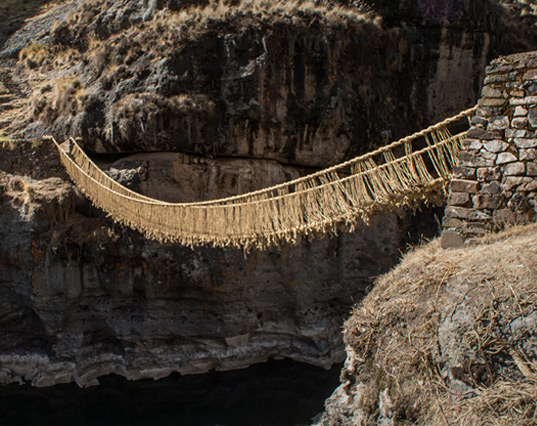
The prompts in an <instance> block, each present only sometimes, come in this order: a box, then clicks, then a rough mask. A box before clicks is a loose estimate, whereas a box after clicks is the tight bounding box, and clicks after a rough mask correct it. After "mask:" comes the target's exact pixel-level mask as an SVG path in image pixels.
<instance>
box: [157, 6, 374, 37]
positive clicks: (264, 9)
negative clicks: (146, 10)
mask: <svg viewBox="0 0 537 426" xmlns="http://www.w3.org/2000/svg"><path fill="white" fill-rule="evenodd" d="M249 18H251V19H255V20H258V21H270V22H277V21H288V22H298V21H300V20H301V19H305V18H307V19H310V20H311V19H317V20H318V21H320V22H321V23H323V24H325V25H348V24H349V23H350V22H356V21H358V22H366V21H367V22H370V21H371V19H372V15H371V14H370V12H368V11H366V10H362V9H360V8H350V7H345V6H341V5H334V4H332V5H330V4H321V3H319V4H317V3H314V2H313V1H299V0H291V1H274V0H241V1H240V2H239V3H238V4H235V5H232V4H230V3H228V2H225V1H222V0H220V1H218V2H213V3H211V4H210V5H209V6H205V7H192V8H190V9H188V10H184V11H181V12H178V13H173V14H171V13H169V11H162V12H160V13H159V14H157V16H156V17H155V19H154V20H153V21H152V22H151V23H150V25H151V26H153V27H154V28H156V29H159V30H161V29H162V28H163V27H165V28H170V29H174V30H176V31H179V32H184V31H192V30H193V29H195V30H196V31H200V30H204V29H206V28H208V27H210V26H215V25H218V24H219V23H222V22H229V21H235V20H240V21H243V22H244V23H247V22H248V19H249Z"/></svg>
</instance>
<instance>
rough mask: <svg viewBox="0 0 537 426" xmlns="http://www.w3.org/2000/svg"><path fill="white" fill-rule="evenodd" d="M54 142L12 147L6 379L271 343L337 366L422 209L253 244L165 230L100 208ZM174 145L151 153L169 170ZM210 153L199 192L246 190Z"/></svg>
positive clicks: (133, 370) (274, 350)
mask: <svg viewBox="0 0 537 426" xmlns="http://www.w3.org/2000/svg"><path fill="white" fill-rule="evenodd" d="M52 149H53V148H52V147H51V146H48V145H41V146H35V145H34V147H32V144H30V143H27V144H25V143H21V142H19V143H18V144H17V145H13V151H8V150H7V148H5V153H6V154H10V155H4V156H2V158H3V160H2V165H1V167H0V168H1V169H2V170H3V171H2V172H1V176H0V184H1V188H2V191H1V194H2V198H1V210H0V230H1V233H2V236H3V239H2V242H1V243H0V256H1V258H2V263H1V265H2V266H1V267H2V281H1V282H0V289H1V294H2V305H1V312H0V323H1V325H2V326H1V328H0V333H1V335H2V338H1V339H0V342H1V343H0V359H1V365H2V370H1V371H0V381H1V382H2V383H8V382H12V381H29V382H31V383H32V384H34V385H37V386H46V385H52V384H54V383H61V382H68V381H76V382H77V383H79V384H80V385H83V386H84V385H88V384H92V383H95V379H96V378H98V377H99V376H102V375H105V374H108V373H116V374H120V375H123V376H125V377H128V378H130V379H137V378H143V377H145V378H147V377H153V378H159V377H164V376H167V375H168V374H170V373H171V372H173V371H179V372H181V373H202V372H205V371H208V370H210V369H234V368H241V367H245V366H248V365H250V364H252V363H255V362H262V361H264V360H266V359H268V358H271V357H276V358H279V357H287V358H292V359H295V360H299V361H304V362H308V363H311V364H314V365H320V366H324V367H328V366H330V365H332V364H333V363H334V362H339V361H341V360H342V357H343V347H342V341H341V334H340V329H341V325H342V319H343V317H344V316H345V314H346V312H347V311H348V310H349V309H350V306H351V305H352V304H353V302H354V301H356V300H359V299H361V298H362V297H363V296H364V294H365V293H366V292H367V288H368V285H369V284H370V282H371V277H372V276H375V275H378V274H379V273H381V272H383V271H385V270H387V269H388V268H389V267H390V266H391V265H393V264H394V263H395V262H396V260H397V258H398V256H399V250H400V249H401V248H402V247H403V246H404V244H406V242H407V241H408V237H409V232H414V230H415V229H416V226H415V225H414V224H413V221H421V219H416V218H415V219H412V216H411V215H409V214H408V213H403V212H401V213H400V215H399V216H398V215H396V214H390V215H382V216H378V217H377V218H375V219H374V220H373V221H372V223H371V225H370V226H369V227H367V228H363V229H360V230H359V231H358V232H356V233H353V234H345V235H341V236H339V237H336V238H327V239H317V240H314V241H312V242H303V243H301V244H300V245H298V246H296V247H282V248H281V249H279V250H272V251H268V252H254V253H251V254H248V255H245V254H244V253H243V252H242V251H238V250H231V249H218V250H217V249H196V250H191V249H189V248H185V247H180V246H173V245H166V244H159V243H155V242H152V241H148V240H145V239H144V238H142V237H141V236H140V235H139V234H137V233H136V232H133V231H130V230H128V229H125V228H123V227H121V226H117V225H114V224H113V223H112V222H110V221H109V220H107V219H106V218H105V217H104V215H103V214H102V213H101V212H99V211H96V210H94V209H93V208H91V207H90V206H89V204H88V202H87V200H85V199H84V198H83V197H81V195H80V194H79V193H78V191H77V190H76V188H75V187H74V186H72V184H70V183H69V182H68V180H67V179H66V178H65V175H64V172H63V170H62V169H61V167H60V166H59V163H58V158H57V155H55V153H54V151H52ZM161 156H162V154H158V155H157V156H156V157H151V156H149V157H147V158H144V162H145V163H146V164H153V166H154V165H155V164H160V165H159V166H158V167H157V168H158V169H160V170H161V169H162V164H161V163H159V161H160V160H161ZM10 158H13V160H12V161H10ZM173 158H178V157H177V156H176V157H172V159H173ZM157 160H159V161H157ZM126 161H127V160H125V159H123V160H120V161H118V162H117V163H116V164H115V166H114V165H113V166H112V169H113V170H115V171H116V173H117V176H118V177H119V178H125V179H126V178H129V177H130V178H131V182H135V181H136V182H138V183H139V185H140V188H142V189H149V190H152V186H151V184H149V183H147V181H146V180H145V179H146V177H147V176H146V174H144V173H139V172H137V168H136V167H133V168H131V169H126V168H122V167H120V166H121V165H123V167H124V166H125V162H126ZM130 161H131V163H130V164H131V166H132V165H133V164H134V163H132V162H133V161H135V160H133V159H130ZM235 161H237V160H235ZM32 162H36V163H38V164H40V167H36V168H35V169H34V170H33V171H32V172H31V174H32V176H30V175H21V174H19V173H17V170H21V168H22V169H25V170H28V169H29V164H31V163H32ZM250 162H251V160H248V162H247V166H250ZM165 163H166V164H168V165H169V164H170V159H169V158H168V157H166V161H165ZM171 163H172V164H173V167H172V168H168V169H165V170H167V171H166V172H165V174H166V175H170V174H171V173H169V172H170V171H171V170H173V171H174V172H175V173H176V174H178V175H180V176H187V175H188V174H192V173H191V171H190V168H191V167H192V165H191V164H188V162H187V163H186V164H184V163H181V162H173V161H172V162H171ZM210 163H211V162H210V161H208V160H207V161H206V173H205V174H204V175H203V176H201V175H200V176H199V178H200V179H201V178H203V181H201V182H198V183H197V185H198V186H196V185H193V186H192V187H191V192H193V191H195V190H200V191H202V192H205V189H204V188H206V187H209V188H210V191H209V193H210V192H211V191H213V192H214V193H216V192H218V191H225V190H226V188H227V189H228V190H229V189H230V188H231V189H234V190H236V189H237V185H239V184H240V180H237V181H236V182H235V184H234V185H235V186H230V180H229V179H213V180H211V176H222V174H220V175H219V173H220V171H221V170H222V166H223V165H222V164H221V163H218V164H213V166H208V165H207V164H210ZM269 165H270V163H268V164H265V166H264V167H268V166H269ZM182 166H185V168H184V169H183V168H182ZM196 167H197V165H196ZM150 169H151V167H150ZM234 169H235V167H234ZM128 170H130V171H131V173H130V174H129V173H128ZM120 171H121V172H120ZM284 174H285V173H283V171H282V169H281V168H274V170H273V176H277V178H278V179H281V178H283V177H286V176H283V175H284ZM133 176H135V178H132V177H133ZM224 176H225V174H224ZM244 176H245V175H243V178H245V177H244ZM267 176H270V173H269V174H268V175H267ZM154 177H155V175H154V174H151V173H149V178H150V180H152V178H154ZM157 181H160V182H165V181H166V180H165V179H164V178H162V175H160V177H159V179H157ZM208 182H211V183H210V185H209V186H207V185H208ZM265 183H269V181H266V182H263V184H265ZM254 184H255V182H254ZM163 191H164V192H163V194H164V193H169V192H168V189H166V186H165V185H164V188H163ZM197 195H198V194H197V193H195V194H193V195H192V196H197ZM176 196H177V195H176ZM185 196H189V195H188V194H186V195H185ZM429 217H430V213H429ZM423 225H424V224H423V222H421V223H420V231H421V230H423V228H424V226H423ZM429 229H434V221H432V220H431V221H430V224H429Z"/></svg>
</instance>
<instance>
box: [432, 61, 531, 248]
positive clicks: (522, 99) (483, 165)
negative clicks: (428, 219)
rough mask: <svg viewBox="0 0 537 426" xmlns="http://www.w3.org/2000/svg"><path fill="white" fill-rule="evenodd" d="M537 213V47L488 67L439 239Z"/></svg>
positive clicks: (479, 231)
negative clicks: (536, 49)
mask: <svg viewBox="0 0 537 426" xmlns="http://www.w3.org/2000/svg"><path fill="white" fill-rule="evenodd" d="M536 212H537V51H536V52H528V53H524V54H516V55H511V56H506V57H501V58H499V59H496V60H494V61H493V62H491V64H490V65H489V66H488V67H487V69H486V77H485V80H484V85H483V89H482V93H481V98H480V99H479V107H478V109H477V111H476V115H475V116H474V117H473V118H472V120H471V127H470V129H469V131H468V139H466V140H465V141H464V143H463V147H462V151H461V152H460V153H459V156H458V162H457V165H456V167H455V168H454V170H453V179H452V181H451V183H450V195H449V198H448V204H447V207H446V212H445V216H444V223H443V226H444V238H443V243H446V244H445V245H453V244H454V245H456V244H457V241H459V242H460V243H462V241H463V240H464V239H465V238H468V237H470V236H476V235H479V234H482V233H484V232H488V231H492V230H496V229H501V228H502V227H504V226H505V225H507V224H515V223H517V224H522V223H528V222H532V221H535V220H536V218H537V215H536V214H535V213H536ZM453 233H456V234H457V235H459V236H460V237H461V238H460V239H459V240H457V239H453V238H452V237H453Z"/></svg>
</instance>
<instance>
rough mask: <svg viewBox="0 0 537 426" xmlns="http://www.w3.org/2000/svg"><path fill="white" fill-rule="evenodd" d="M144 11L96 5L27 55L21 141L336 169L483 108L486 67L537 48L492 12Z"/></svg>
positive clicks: (15, 128) (492, 8)
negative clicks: (512, 52) (67, 140)
mask: <svg viewBox="0 0 537 426" xmlns="http://www.w3.org/2000/svg"><path fill="white" fill-rule="evenodd" d="M141 3H142V2H141V1H140V2H122V1H116V2H102V1H97V2H86V3H84V2H83V3H81V4H80V6H79V9H78V10H77V12H76V13H73V14H71V15H70V17H68V18H66V19H65V20H64V22H63V23H60V24H58V25H56V26H54V27H53V28H52V29H51V31H49V33H48V35H47V36H46V37H48V39H47V38H46V39H43V43H44V44H43V45H42V46H43V48H42V50H43V51H42V52H38V51H25V50H24V49H23V50H22V53H21V61H20V62H19V66H18V67H17V68H16V69H15V70H14V78H15V79H17V80H20V81H22V80H24V81H25V82H27V83H31V84H32V87H31V95H30V100H31V102H30V104H29V105H28V106H27V109H28V111H27V112H28V113H29V114H30V115H29V117H31V118H30V121H24V120H20V119H19V120H14V122H13V123H12V124H11V126H10V127H9V128H8V130H9V131H10V132H11V133H13V134H18V133H20V132H22V134H23V135H24V136H26V137H34V136H41V135H42V134H44V133H52V134H54V135H56V136H57V137H58V138H62V137H66V136H81V137H82V138H83V141H84V144H85V147H86V149H88V150H91V151H93V152H100V153H111V152H144V151H177V152H183V153H191V154H198V155H204V156H207V155H210V156H215V157H220V156H224V157H228V156H235V157H250V158H268V159H274V160H277V161H280V162H282V163H286V164H294V165H302V166H315V167H323V166H327V165H329V164H333V163H335V162H338V161H341V160H343V159H345V158H349V157H350V156H352V155H355V154H357V153H359V152H364V151H367V150H369V149H370V148H372V147H373V146H376V145H378V144H380V143H383V142H386V141H389V140H390V139H394V138H397V137H401V136H405V135H407V134H409V133H411V132H413V131H415V130H419V129H420V128H423V127H425V126H426V125H428V124H430V123H432V122H434V121H437V120H440V119H442V118H445V117H446V116H448V115H450V114H453V113H456V112H459V111H460V110H462V109H465V108H467V107H468V106H471V105H473V104H474V103H475V100H476V98H477V94H478V91H479V89H480V84H481V81H482V75H483V70H484V67H485V64H486V63H487V62H488V59H489V56H490V55H491V54H495V53H498V52H500V53H503V52H504V51H507V50H508V49H513V48H518V49H521V48H522V49H524V48H526V49H527V48H529V47H532V46H534V45H535V42H536V41H535V40H534V37H531V36H528V37H525V38H522V37H520V34H519V32H522V31H524V30H525V29H526V28H527V27H528V26H531V25H530V24H531V23H532V22H530V23H525V22H523V20H522V18H519V19H518V20H519V21H520V25H518V26H517V28H516V29H514V30H513V31H512V32H509V34H510V36H509V37H505V33H506V31H507V27H506V25H507V23H506V22H507V21H508V18H512V17H516V16H515V15H513V16H512V15H510V14H509V13H508V12H507V9H505V8H501V7H499V6H498V5H496V4H495V2H478V1H476V2H469V3H468V4H464V5H463V4H462V2H454V4H453V5H452V6H450V8H446V6H445V5H443V3H442V2H432V3H431V4H429V3H427V5H425V4H424V3H425V2H397V3H398V5H395V2H394V4H391V3H390V4H388V3H389V2H375V3H374V4H371V5H369V6H368V7H366V8H364V7H356V6H348V7H341V6H337V7H336V6H333V5H332V6H328V5H325V4H323V3H322V2H320V3H319V4H317V5H314V4H312V3H300V2H299V3H293V2H286V3H284V4H275V5H274V7H269V6H268V3H263V2H259V3H256V2H253V3H248V2H243V3H240V4H239V5H233V6H231V5H226V4H219V5H212V6H210V7H205V8H199V9H193V10H191V11H189V12H188V13H187V12H184V11H183V10H184V5H183V6H180V5H179V4H176V3H173V2H143V4H141ZM362 3H364V2H362ZM365 3H367V2H365ZM384 3H386V4H384ZM399 3H400V4H399ZM422 3H423V4H422ZM436 3H438V4H436ZM474 3H475V4H474ZM163 7H164V8H165V9H162V10H161V8H163ZM166 7H167V8H166ZM477 7H480V8H481V9H480V10H479V11H477ZM170 8H171V9H170ZM483 11H486V12H487V13H485V12H483ZM394 14H397V16H399V20H398V21H396V20H395V18H394ZM485 16H490V18H488V19H489V20H490V22H488V20H487V19H485ZM528 16H530V17H531V16H533V15H531V14H529V15H528ZM440 18H441V19H440ZM513 19H514V18H513ZM383 20H385V22H384V23H383ZM36 25H37V24H36ZM509 25H510V24H509ZM29 28H31V25H30V26H29ZM530 34H531V32H530ZM47 40H49V42H50V44H46V42H47ZM10 46H11V45H9V44H8V47H7V48H6V49H7V50H9V49H11V50H9V51H10V52H11V51H13V50H16V48H15V47H10ZM17 46H18V47H19V48H22V46H20V43H19V44H17ZM38 46H39V45H37V47H34V49H36V50H39V47H38ZM37 70H39V74H37V73H36V71H37ZM36 75H39V76H40V77H39V79H43V77H45V80H46V81H43V80H38V79H37V78H36ZM21 121H22V122H21Z"/></svg>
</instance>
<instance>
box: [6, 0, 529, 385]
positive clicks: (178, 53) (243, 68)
mask: <svg viewBox="0 0 537 426" xmlns="http://www.w3.org/2000/svg"><path fill="white" fill-rule="evenodd" d="M364 3H365V2H364ZM395 3H397V5H396V4H395ZM440 3H441V2H422V1H419V2H394V3H393V4H392V3H390V2H388V1H386V2H382V1H379V2H371V3H370V4H368V5H366V6H367V7H365V8H364V6H363V5H362V6H360V7H356V6H353V5H351V4H349V5H347V6H345V7H343V6H337V7H336V6H334V5H327V4H324V3H319V4H316V5H314V4H311V3H293V2H288V3H285V4H279V3H277V4H274V3H263V2H252V3H246V2H245V3H240V4H238V5H237V4H235V5H233V6H229V5H226V4H213V5H211V6H210V7H209V8H199V9H195V10H189V11H188V13H187V12H185V5H187V4H186V3H181V2H171V1H168V2H167V1H162V2H159V1H149V2H147V1H135V2H127V1H92V2H66V3H64V4H63V5H62V8H61V9H56V10H54V11H51V12H49V13H48V14H47V15H46V16H42V17H38V18H36V19H35V20H33V21H31V22H30V23H29V24H28V25H27V26H26V27H24V28H23V29H22V30H21V31H20V32H18V33H17V34H15V35H14V36H13V37H12V38H11V39H10V40H8V41H7V42H6V43H5V45H4V49H3V52H2V54H1V57H2V58H3V61H4V62H3V64H4V65H9V66H10V69H9V70H8V71H6V72H4V73H3V74H1V76H2V79H3V82H4V85H5V86H6V87H7V88H8V89H10V90H11V91H12V92H13V93H14V94H16V95H17V96H18V99H17V101H16V102H13V103H11V104H4V105H3V106H2V108H1V109H0V122H1V123H2V127H4V130H3V131H4V132H5V133H7V134H11V135H12V136H20V135H22V136H26V137H36V136H41V135H43V134H45V133H52V134H54V135H55V136H57V137H58V138H61V137H66V136H81V137H82V138H83V143H84V146H85V149H86V150H87V151H88V152H90V153H92V154H99V155H100V156H99V157H96V158H97V160H98V161H99V162H100V163H101V165H102V166H103V168H106V169H107V170H109V172H110V174H111V175H112V176H114V177H115V178H117V179H119V180H121V181H122V182H124V183H125V184H127V185H129V186H131V187H133V188H135V189H137V190H140V191H141V192H144V193H145V194H146V195H150V196H155V197H158V198H163V199H166V200H170V201H191V200H202V199H208V198H213V197H217V196H225V195H232V194H236V193H239V192H245V191H248V190H250V189H256V188H259V187H262V186H266V185H271V184H274V183H278V182H281V181H283V180H287V179H289V178H292V177H295V176H299V175H303V174H305V173H307V172H309V171H312V170H316V169H317V168H318V167H324V166H328V165H331V164H333V163H335V162H337V161H340V160H343V159H345V158H348V157H349V156H352V155H354V154H357V153H359V152H364V151H367V150H368V149H370V148H371V147H373V146H375V145H378V144H379V143H383V142H386V141H388V140H389V139H392V138H396V137H399V136H404V135H405V134H407V133H409V132H411V131H413V130H417V129H418V128H421V127H423V126H424V125H427V124H431V123H432V122H433V121H434V120H436V119H439V118H444V117H445V116H447V115H448V114H450V113H454V112H458V111H459V110H461V109H463V108H465V107H468V106H470V105H472V104H473V103H474V102H475V99H476V97H477V92H478V90H479V85H480V82H481V75H482V72H483V70H484V65H485V63H486V62H487V59H488V56H489V55H490V54H491V52H494V53H495V52H497V51H500V52H501V53H503V52H504V51H508V50H509V49H522V48H524V49H525V48H528V47H531V46H528V45H531V44H532V43H534V39H533V38H532V37H533V35H532V36H531V37H530V36H529V37H526V38H523V37H522V38H521V37H520V34H523V32H524V31H525V29H526V28H528V26H531V25H532V24H533V21H532V20H531V19H530V18H528V19H526V21H528V22H523V21H522V19H521V18H520V19H519V18H516V19H517V21H516V22H517V28H516V30H515V31H513V32H512V33H509V34H512V36H511V35H510V36H509V37H506V36H505V35H504V33H505V30H506V28H507V27H506V25H507V24H506V23H505V22H506V21H505V17H506V16H507V17H511V15H510V14H509V13H510V12H508V11H507V9H504V8H500V7H499V6H498V5H497V4H496V3H495V2H484V1H483V2H475V3H474V2H465V3H464V5H462V4H461V5H458V6H456V7H455V6H454V8H453V10H451V9H450V10H447V9H445V7H444V6H442V5H441V4H440ZM455 3H456V2H455ZM188 4H190V3H188ZM200 4H201V3H200ZM477 7H479V8H480V9H479V13H478V10H477ZM481 11H488V12H490V13H489V14H488V15H487V14H483V13H481ZM448 12H449V13H448ZM513 13H514V12H513ZM396 16H400V19H399V20H398V19H397V18H396ZM487 16H490V18H488V17H487ZM512 16H513V17H517V16H518V15H517V14H516V13H514V14H513V15H512ZM531 16H532V15H530V17H531ZM438 17H440V18H441V19H439V18H438ZM513 19H514V18H513ZM54 20H57V21H58V22H59V23H58V24H55V25H52V24H51V23H50V22H52V21H54ZM530 34H532V33H530ZM29 40H32V42H36V41H37V42H38V43H36V44H33V45H32V46H30V45H29V44H30V43H29ZM17 55H19V60H18V62H17V63H16V64H15V63H14V60H13V59H10V58H13V57H17ZM10 61H11V62H10ZM0 170H1V172H0V173H1V175H0V185H1V188H2V191H1V193H0V194H1V200H0V205H1V210H0V229H1V232H2V236H3V239H2V242H0V253H1V257H0V258H1V259H2V261H1V262H0V267H1V268H2V274H1V276H2V278H1V281H0V291H1V293H2V305H1V312H0V324H1V327H0V333H2V339H0V359H1V366H2V369H1V370H0V381H1V382H2V383H7V382H12V381H19V380H28V381H31V382H32V383H33V384H35V385H40V386H44V385H50V384H54V383H59V382H67V381H76V382H77V383H79V384H80V385H87V384H91V383H95V379H96V378H97V377H99V376H101V375H104V374H107V373H111V372H115V373H117V374H121V375H124V376H125V377H128V378H131V379H135V378H141V377H154V378H156V377H162V376H165V375H167V374H169V373H170V372H171V371H179V372H182V373H194V372H204V371H207V370H209V369H212V368H215V369H230V368H239V367H243V366H246V365H249V364H252V363H254V362H259V361H263V360H265V359H267V358H269V357H289V358H293V359H296V360H300V361H305V362H310V363H312V364H316V365H322V366H329V365H331V364H332V363H333V362H334V361H336V360H341V359H342V357H343V350H342V342H341V337H340V327H341V322H342V319H343V317H344V316H345V314H346V313H347V312H348V310H349V309H350V306H351V305H352V304H353V302H354V301H357V300H360V299H361V298H362V297H363V296H364V295H365V293H366V292H367V289H368V286H369V285H370V283H371V280H372V277H374V276H376V275H378V274H380V273H382V272H384V271H386V270H387V269H389V268H390V267H391V266H392V265H393V264H394V263H395V262H396V261H397V259H398V257H399V250H400V249H401V248H402V247H404V246H405V245H406V243H407V242H408V241H409V240H412V239H415V238H417V236H416V234H418V233H421V232H430V231H432V232H434V231H435V230H436V223H435V220H434V217H433V213H432V211H431V210H428V211H426V212H425V213H424V214H422V215H421V216H419V217H415V216H412V215H410V214H409V213H408V212H398V213H397V214H396V213H394V214H390V215H382V216H378V217H377V218H375V219H374V220H373V221H372V223H371V225H370V226H369V227H367V228H364V229H360V230H359V231H357V232H356V233H354V234H346V235H342V236H339V237H337V238H333V239H326V240H315V241H312V242H303V243H301V244H300V245H298V246H296V247H284V248H282V249H280V250H274V251H269V252H265V253H252V254H250V255H248V256H245V255H244V254H243V253H242V252H239V251H234V250H213V249H197V250H190V249H187V248H183V247H176V246H171V245H162V244H156V243H154V242H151V241H147V240H145V239H143V238H142V237H140V236H139V235H138V234H136V233H134V232H131V231H129V230H127V229H124V228H122V227H120V226H117V225H114V224H113V223H111V222H110V221H108V220H107V219H106V218H105V217H104V215H103V214H102V212H99V211H97V210H95V209H93V208H92V207H91V206H90V205H89V204H88V202H87V201H86V200H85V199H84V198H83V197H81V196H80V194H79V193H78V192H77V191H76V189H75V188H74V187H73V186H72V185H71V184H70V183H69V182H68V180H67V178H66V176H65V175H64V173H63V171H62V170H61V167H60V166H59V163H58V159H57V157H56V155H55V154H54V152H52V151H50V147H47V146H43V145H42V146H37V145H35V146H33V145H32V144H28V143H22V142H11V143H6V144H5V145H4V148H3V155H2V156H1V159H0ZM418 230H419V232H418ZM432 232H431V233H432Z"/></svg>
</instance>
